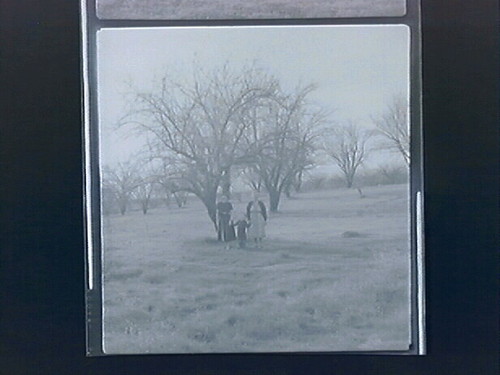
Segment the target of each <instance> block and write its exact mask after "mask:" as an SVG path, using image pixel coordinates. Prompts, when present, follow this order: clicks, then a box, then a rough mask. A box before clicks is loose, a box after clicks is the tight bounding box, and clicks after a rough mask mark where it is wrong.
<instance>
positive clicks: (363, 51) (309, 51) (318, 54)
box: [97, 25, 410, 164]
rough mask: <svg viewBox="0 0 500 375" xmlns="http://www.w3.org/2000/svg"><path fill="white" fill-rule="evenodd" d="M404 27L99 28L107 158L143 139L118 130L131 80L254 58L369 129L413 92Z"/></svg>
mask: <svg viewBox="0 0 500 375" xmlns="http://www.w3.org/2000/svg"><path fill="white" fill-rule="evenodd" d="M409 38H410V35H409V29H408V27H407V26H404V25H386V26H248V27H241V26H230V27H182V28H178V27H170V28H141V29H136V28H129V29H105V30H101V31H99V32H98V41H97V46H98V53H97V70H98V96H99V117H100V121H99V126H100V133H101V161H102V163H103V164H108V163H115V162H117V161H123V160H125V159H127V158H128V156H129V154H130V153H131V152H134V151H136V150H137V149H138V148H139V147H140V145H141V143H142V140H141V139H138V138H137V137H127V136H126V135H127V133H126V132H124V131H116V130H112V129H113V127H114V125H115V124H116V123H117V121H118V119H119V118H120V117H121V116H122V115H123V114H124V112H125V111H126V108H125V101H124V93H126V92H128V91H129V90H130V89H129V86H128V84H127V82H131V83H132V85H133V86H135V87H138V88H140V89H142V90H144V89H148V88H150V87H152V84H153V83H154V82H155V81H156V82H158V80H159V79H160V78H161V77H162V76H164V75H165V73H169V74H173V75H174V76H176V77H179V78H181V79H182V78H183V76H185V77H186V78H188V77H192V70H193V67H194V65H195V64H194V62H197V64H198V65H202V66H203V68H204V70H206V71H210V70H211V68H212V67H214V68H215V67H220V66H221V65H223V64H224V63H228V64H229V65H230V66H231V67H232V68H236V69H238V67H240V66H241V67H243V66H247V65H251V64H252V63H253V62H255V63H256V65H257V66H258V67H260V68H264V69H265V70H267V72H268V73H269V74H272V75H274V76H276V77H277V78H279V79H280V81H281V83H282V85H283V87H287V86H288V87H295V86H296V85H297V84H299V83H304V84H307V83H316V84H318V89H317V90H316V91H315V92H314V93H313V94H311V96H310V99H312V100H314V101H315V102H317V103H320V104H321V105H323V106H325V107H326V108H328V109H331V110H333V120H336V121H339V122H342V121H345V120H353V121H354V122H356V123H358V124H359V125H361V126H366V127H371V126H372V125H371V123H370V117H371V116H376V115H378V114H380V113H381V112H383V111H384V109H385V107H386V106H387V104H388V103H389V102H390V101H391V99H392V97H393V96H394V95H398V94H403V95H408V92H409V61H410V54H409V51H410V44H409Z"/></svg>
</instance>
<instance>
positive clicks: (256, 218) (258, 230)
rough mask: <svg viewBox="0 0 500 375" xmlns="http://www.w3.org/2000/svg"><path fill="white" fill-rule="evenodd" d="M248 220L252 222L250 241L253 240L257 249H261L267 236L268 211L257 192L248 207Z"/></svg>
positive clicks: (249, 230)
mask: <svg viewBox="0 0 500 375" xmlns="http://www.w3.org/2000/svg"><path fill="white" fill-rule="evenodd" d="M247 218H248V220H249V221H250V227H249V228H248V239H250V240H252V239H253V240H254V241H255V244H256V245H257V248H261V247H262V239H263V238H264V237H265V236H266V222H267V210H266V206H265V204H264V202H262V201H261V200H259V193H258V192H257V191H255V192H254V194H253V200H252V201H250V202H249V203H248V205H247Z"/></svg>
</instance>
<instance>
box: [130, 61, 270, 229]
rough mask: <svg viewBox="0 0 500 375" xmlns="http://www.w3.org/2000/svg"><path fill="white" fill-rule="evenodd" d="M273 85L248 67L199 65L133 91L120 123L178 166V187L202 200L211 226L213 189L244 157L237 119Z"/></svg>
mask: <svg viewBox="0 0 500 375" xmlns="http://www.w3.org/2000/svg"><path fill="white" fill-rule="evenodd" d="M277 87H278V84H277V80H276V79H275V78H274V77H271V76H269V75H267V74H266V73H265V72H263V71H261V70H259V69H257V68H254V67H250V68H244V69H242V70H240V71H234V70H231V69H229V68H228V66H227V65H226V66H223V67H222V68H220V69H216V70H214V71H213V72H210V73H206V72H203V71H201V69H199V70H197V71H196V73H195V74H194V77H193V79H192V80H191V81H188V82H179V81H178V80H176V79H173V78H172V77H169V76H165V77H164V78H163V79H162V80H161V81H160V82H158V84H157V87H156V90H154V91H148V92H138V91H136V92H135V93H134V94H133V102H132V103H131V106H130V111H129V112H128V113H127V115H126V116H125V117H124V118H123V120H122V122H121V123H122V124H133V125H135V127H136V129H137V130H139V131H140V133H142V134H146V135H147V136H148V137H149V143H150V150H151V151H152V152H153V156H155V157H159V158H162V159H163V160H169V162H170V163H173V164H175V165H177V166H180V168H178V174H177V176H176V177H177V178H178V179H179V180H181V181H182V187H183V189H184V190H185V191H188V192H191V193H193V194H194V195H196V196H197V197H198V198H199V199H200V200H201V201H202V202H203V204H204V205H205V207H206V209H207V213H208V216H209V217H210V219H211V220H212V222H213V224H214V226H215V228H216V229H217V220H216V198H217V192H218V189H219V187H220V186H221V184H222V183H223V182H224V181H225V182H226V184H227V180H228V177H229V175H230V170H231V167H232V166H233V165H235V164H237V163H239V162H242V161H243V160H245V158H246V157H247V155H246V154H245V152H244V150H242V148H241V147H240V146H241V140H242V137H243V136H244V134H245V131H246V126H247V125H246V124H247V123H246V122H245V121H243V120H242V119H243V118H244V117H245V114H246V113H247V112H248V111H250V110H252V108H254V107H255V106H258V105H259V102H260V101H263V100H266V99H268V98H269V97H272V96H274V95H275V91H276V89H277ZM226 189H228V188H227V185H226Z"/></svg>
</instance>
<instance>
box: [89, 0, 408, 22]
mask: <svg viewBox="0 0 500 375" xmlns="http://www.w3.org/2000/svg"><path fill="white" fill-rule="evenodd" d="M405 9H406V1H405V0H334V1H327V0H253V1H246V0H213V1H207V0H97V12H98V15H99V17H101V18H109V19H227V18H229V19H238V18H250V19H251V18H270V19H272V18H318V17H319V18H324V17H368V16H369V17H383V16H402V15H404V14H405Z"/></svg>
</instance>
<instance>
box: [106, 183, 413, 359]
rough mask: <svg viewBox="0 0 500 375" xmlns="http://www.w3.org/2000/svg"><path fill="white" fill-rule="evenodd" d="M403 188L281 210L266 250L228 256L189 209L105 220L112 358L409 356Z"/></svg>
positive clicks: (313, 196) (321, 198)
mask: <svg viewBox="0 0 500 375" xmlns="http://www.w3.org/2000/svg"><path fill="white" fill-rule="evenodd" d="M407 188H408V187H407V185H392V186H379V187H371V188H366V190H364V191H363V192H364V194H365V197H364V198H360V196H359V195H358V193H357V192H356V191H355V190H330V191H323V192H314V193H302V194H299V195H297V197H296V198H295V199H288V200H287V199H284V200H283V202H282V205H281V212H280V213H277V214H274V215H272V216H271V217H270V220H269V224H268V227H267V238H266V240H265V243H264V248H263V249H256V248H248V249H244V250H242V249H237V248H234V249H229V250H225V249H224V247H223V246H222V244H221V243H218V242H217V241H215V240H214V233H213V227H212V225H211V224H210V222H209V220H208V216H206V213H205V212H204V209H203V207H202V206H201V205H200V204H199V203H198V202H197V201H195V200H194V199H193V200H192V201H191V202H190V203H189V206H188V207H186V208H183V209H174V208H172V209H168V208H164V207H161V208H156V209H154V210H152V211H151V212H150V213H148V214H147V215H142V213H140V212H131V213H128V214H126V215H125V216H118V215H116V216H114V215H113V216H108V217H106V218H105V220H104V243H105V249H104V257H103V258H104V259H103V260H104V272H103V274H104V332H105V340H104V341H105V350H106V352H107V353H170V352H177V353H185V352H226V353H227V352H271V351H293V352H300V351H337V350H397V349H407V347H408V343H409V303H408V301H409V292H408V290H409V271H408V267H409V250H408V234H407V233H408V217H407V210H408V209H407ZM235 205H236V209H235V213H239V212H242V211H243V208H244V203H236V204H235Z"/></svg>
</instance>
